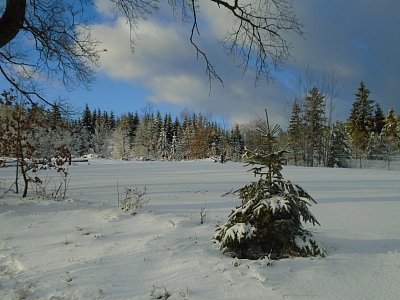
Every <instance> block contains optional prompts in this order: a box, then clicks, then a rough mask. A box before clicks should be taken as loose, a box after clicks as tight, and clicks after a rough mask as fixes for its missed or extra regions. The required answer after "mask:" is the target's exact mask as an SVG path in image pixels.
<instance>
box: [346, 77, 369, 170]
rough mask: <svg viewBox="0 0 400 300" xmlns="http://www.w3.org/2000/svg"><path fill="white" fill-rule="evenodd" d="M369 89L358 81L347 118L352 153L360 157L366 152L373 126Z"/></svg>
mask: <svg viewBox="0 0 400 300" xmlns="http://www.w3.org/2000/svg"><path fill="white" fill-rule="evenodd" d="M369 95H370V91H369V90H368V89H367V88H366V86H365V84H364V82H363V81H361V82H360V86H359V88H358V91H357V93H356V94H355V96H356V99H355V101H354V102H353V107H352V109H351V114H350V117H349V120H348V133H349V136H350V143H351V146H352V149H353V154H354V155H355V156H356V158H358V159H360V164H361V159H362V158H363V157H365V155H366V154H367V148H368V140H369V137H370V134H371V132H372V131H373V128H374V123H373V117H372V112H373V101H372V100H370V99H369Z"/></svg>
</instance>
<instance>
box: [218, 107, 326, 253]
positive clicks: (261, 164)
mask: <svg viewBox="0 0 400 300" xmlns="http://www.w3.org/2000/svg"><path fill="white" fill-rule="evenodd" d="M266 118H267V119H266V126H265V127H266V128H264V129H263V132H262V133H263V134H262V136H263V145H261V148H260V149H259V150H254V151H250V150H248V149H246V152H245V156H244V157H245V159H246V161H247V162H248V165H250V166H252V168H251V170H250V171H252V172H253V173H254V175H255V176H256V177H258V180H257V181H253V182H251V183H249V184H247V185H246V186H244V187H242V188H241V189H239V190H237V191H236V193H237V194H239V197H240V199H241V200H242V203H241V205H239V206H237V207H236V208H235V209H234V210H233V211H232V212H231V214H230V215H229V218H228V220H227V222H226V223H225V224H223V225H222V226H219V227H218V228H217V232H216V234H215V235H214V240H216V241H218V242H219V243H220V248H221V250H222V251H224V252H225V253H229V254H230V255H232V256H234V257H238V258H247V259H259V258H263V257H269V258H271V259H279V258H285V257H290V256H318V255H321V256H323V255H324V251H323V250H322V248H320V246H319V245H318V244H317V243H316V242H315V241H314V240H313V239H312V237H311V233H310V232H309V231H308V230H306V229H305V228H304V227H303V224H302V222H310V223H312V224H313V225H315V224H318V225H319V223H318V221H317V220H316V218H315V217H314V216H313V215H312V214H311V212H310V211H309V210H308V207H309V206H310V205H311V204H312V203H315V201H314V199H313V198H312V197H311V196H310V195H309V194H308V193H307V192H306V191H304V190H303V189H302V188H301V187H300V186H298V185H296V184H294V183H292V182H290V181H289V180H285V179H284V178H283V176H282V173H281V170H282V164H283V155H284V153H285V151H284V150H278V149H277V139H276V134H277V133H278V132H279V126H278V125H276V126H275V127H273V128H270V126H269V122H268V115H267V114H266Z"/></svg>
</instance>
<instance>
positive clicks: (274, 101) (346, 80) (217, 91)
mask: <svg viewBox="0 0 400 300" xmlns="http://www.w3.org/2000/svg"><path fill="white" fill-rule="evenodd" d="M360 1H361V0H355V2H357V3H358V4H359V3H360ZM106 2H108V1H103V0H98V1H96V3H97V5H98V10H99V11H100V12H104V13H107V12H108V11H110V9H109V7H108V6H107V5H106V4H105V3H106ZM392 2H393V1H392ZM203 3H204V4H203ZM374 3H375V2H369V5H370V6H369V7H368V8H366V7H363V10H362V11H357V13H359V15H356V14H355V9H356V7H357V5H355V4H353V3H349V2H343V3H342V2H341V3H336V2H335V3H331V4H330V6H329V7H327V6H326V5H325V4H323V3H320V2H319V0H311V1H310V2H307V3H306V2H301V4H298V7H296V9H297V11H298V13H299V15H300V17H301V18H302V19H303V20H304V23H305V26H306V27H305V29H306V32H307V34H306V38H305V39H301V38H300V39H299V38H293V37H291V38H290V39H291V40H292V41H293V46H294V48H293V55H294V57H295V59H294V60H291V61H289V62H288V68H287V70H288V71H285V72H282V73H279V74H278V76H277V81H276V82H275V83H266V82H260V85H259V87H257V88H254V76H253V73H252V71H251V70H250V71H248V73H247V74H246V75H245V76H243V72H242V70H240V69H238V68H236V67H235V62H234V61H233V60H232V59H231V58H229V57H226V55H225V53H224V52H223V50H222V49H221V48H220V47H219V46H220V45H219V44H217V42H216V41H217V40H218V39H221V38H222V37H223V35H224V34H225V33H226V31H227V30H228V29H229V28H230V27H231V26H232V24H233V23H232V19H231V18H230V17H229V16H228V15H227V14H226V13H225V11H224V10H223V9H222V8H218V6H216V5H215V4H213V3H211V2H202V3H201V9H200V11H199V13H200V14H199V18H200V19H199V26H200V27H199V29H200V31H201V35H200V36H197V35H196V36H195V38H196V41H197V42H198V43H199V45H200V47H201V48H202V49H203V50H205V51H206V52H207V54H208V56H209V59H210V60H211V62H212V63H213V65H214V66H215V67H216V70H217V72H219V75H221V77H222V78H223V80H224V87H222V86H221V85H220V84H219V83H218V82H217V81H214V82H213V83H212V90H211V95H209V86H208V84H207V79H208V78H207V76H206V75H205V73H204V69H205V64H204V61H203V60H202V57H201V56H199V58H198V60H197V59H196V52H195V50H194V48H193V47H192V46H191V45H190V42H189V36H190V30H191V27H190V25H191V24H187V25H186V26H184V25H181V24H179V22H177V21H174V20H171V16H170V15H169V14H170V11H168V12H167V13H166V12H165V11H160V15H155V16H153V17H152V18H149V20H147V21H142V22H140V24H138V27H137V32H136V34H137V36H134V37H135V41H136V48H135V53H134V54H132V53H131V50H130V44H129V27H128V25H127V24H126V23H125V21H124V19H117V20H115V22H113V23H107V24H98V25H95V26H94V31H95V32H94V33H95V35H96V36H97V37H99V38H100V39H101V40H103V45H102V47H104V48H106V49H107V52H105V53H104V54H103V55H102V64H101V67H100V71H101V72H103V73H105V74H107V75H108V76H110V77H112V78H118V79H121V80H124V81H126V82H128V83H134V84H135V86H141V87H142V88H144V89H146V90H148V94H150V96H149V97H148V100H149V101H150V102H153V103H163V104H165V103H166V104H173V105H177V106H181V107H189V108H193V109H196V110H200V111H206V112H211V113H212V114H214V115H218V116H221V117H224V118H229V119H230V120H231V121H236V122H244V121H248V120H250V119H252V118H254V117H255V116H259V117H262V116H263V114H264V108H265V107H268V109H269V111H270V115H271V118H272V122H279V123H281V124H283V125H284V124H285V123H287V118H288V116H287V106H288V105H287V103H288V102H291V100H292V99H293V98H294V94H295V90H294V89H295V88H296V86H295V84H293V81H294V80H295V79H296V78H297V76H300V75H301V74H302V73H303V72H304V65H309V66H310V70H311V71H312V72H315V74H316V75H315V76H323V75H325V74H329V73H330V72H335V75H336V79H337V80H338V84H337V88H338V89H339V90H337V91H335V92H337V93H339V97H338V101H340V102H341V103H339V104H338V105H337V106H338V107H344V106H345V109H348V108H349V106H350V105H351V103H352V101H353V100H354V93H355V91H356V89H357V85H358V82H359V81H360V80H366V83H367V85H368V83H370V82H379V83H380V84H382V86H384V87H387V88H388V89H389V88H390V91H385V92H377V94H378V95H379V97H380V99H379V102H380V103H382V102H383V101H384V100H385V99H386V100H387V101H388V102H387V104H388V105H389V104H390V102H389V99H388V98H389V97H388V96H387V95H388V93H390V92H391V93H393V91H398V93H400V90H399V85H398V84H397V85H396V84H393V78H396V76H397V74H395V71H396V67H395V66H397V65H398V64H397V63H396V62H398V58H397V53H398V51H396V50H400V40H399V39H398V38H394V37H393V36H392V35H390V34H389V33H388V31H387V30H388V29H387V27H384V25H382V33H383V34H382V35H381V36H378V35H376V34H374V35H373V36H374V37H375V38H376V40H373V39H371V38H369V37H368V34H366V36H361V33H363V32H364V31H365V32H368V31H369V30H371V32H377V31H379V30H378V29H377V28H374V26H375V27H377V26H381V25H380V24H379V22H376V23H375V24H369V23H368V20H364V19H363V18H366V17H367V16H369V15H368V14H373V13H374V7H376V6H381V5H380V4H374ZM393 3H394V2H393ZM393 3H392V4H393ZM393 5H394V4H393ZM395 6H397V7H399V5H398V4H396V5H395ZM378 12H379V13H377V14H378V15H381V14H382V12H380V10H378ZM385 12H386V13H387V11H385ZM164 13H165V14H164ZM166 15H167V16H166ZM338 16H340V17H338ZM351 17H353V19H351ZM369 18H371V17H369ZM358 22H360V24H359V23H358ZM392 22H393V21H392ZM390 24H391V27H393V24H392V23H390ZM372 29H373V30H372ZM390 38H391V40H392V41H394V42H393V43H391V44H390V47H389V46H386V45H389V44H387V43H389V42H391V41H389V39H390ZM358 40H362V41H363V43H365V45H366V46H367V47H368V56H367V55H362V54H363V53H362V51H364V50H363V49H360V48H357V41H358ZM364 52H365V51H364ZM364 54H365V53H364ZM372 61H373V63H374V64H375V69H373V68H372V67H371V66H370V65H369V63H371V62H372ZM371 65H372V63H371ZM376 66H378V67H376ZM371 68H372V69H371ZM376 70H379V72H377V71H376ZM386 71H387V73H386ZM396 72H397V71H396ZM377 73H379V78H378V77H377ZM299 74H300V75H299ZM317 79H318V80H320V79H319V78H317ZM368 87H369V88H370V89H371V90H372V92H374V88H375V86H373V84H372V86H371V87H370V86H368ZM381 88H382V87H381ZM396 95H397V94H396ZM390 101H392V103H394V101H396V99H390ZM397 105H398V104H397ZM383 106H384V105H383ZM390 106H394V105H390ZM345 113H348V111H346V112H345ZM342 117H343V116H342ZM346 117H347V116H344V118H346Z"/></svg>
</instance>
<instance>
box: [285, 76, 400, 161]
mask: <svg viewBox="0 0 400 300" xmlns="http://www.w3.org/2000/svg"><path fill="white" fill-rule="evenodd" d="M325 98H326V95H325V94H324V93H323V92H322V91H321V90H319V89H318V88H316V87H313V88H311V89H310V90H309V91H308V93H307V94H306V96H305V97H304V99H300V100H299V99H297V100H296V101H294V102H293V104H292V109H291V117H290V122H289V127H288V130H287V132H285V133H283V134H282V136H281V139H282V140H283V141H284V142H283V143H284V144H286V145H287V149H288V150H289V152H288V153H289V154H288V160H289V162H290V163H292V164H294V165H303V166H311V167H312V166H327V167H347V166H348V162H349V160H350V159H352V158H353V159H358V160H359V161H360V164H361V161H362V159H379V160H389V159H390V158H391V157H393V156H396V155H399V153H400V116H398V115H396V114H395V111H394V109H390V110H389V111H388V113H387V114H384V112H383V110H382V109H381V107H380V105H379V103H375V101H373V100H371V99H370V91H369V90H368V89H367V87H366V85H365V83H364V82H360V85H359V87H358V89H357V92H356V93H355V99H354V102H353V105H352V109H351V112H350V116H349V118H348V120H347V122H336V123H333V124H331V121H330V117H329V116H328V115H329V114H330V113H331V112H330V111H329V109H328V108H327V103H326V101H325Z"/></svg>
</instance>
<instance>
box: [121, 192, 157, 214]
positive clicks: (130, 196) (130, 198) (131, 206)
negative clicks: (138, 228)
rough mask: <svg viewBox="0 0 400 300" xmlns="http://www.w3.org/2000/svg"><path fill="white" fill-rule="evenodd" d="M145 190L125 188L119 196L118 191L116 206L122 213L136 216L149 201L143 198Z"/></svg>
mask: <svg viewBox="0 0 400 300" xmlns="http://www.w3.org/2000/svg"><path fill="white" fill-rule="evenodd" d="M146 193H147V188H146V187H144V188H143V189H140V188H125V192H124V194H123V195H122V196H121V198H120V196H119V190H118V206H119V207H121V209H122V210H123V211H126V212H130V214H131V215H136V214H137V213H138V212H139V211H140V210H142V208H143V205H144V204H146V203H147V202H149V201H150V198H148V197H145V196H146Z"/></svg>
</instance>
